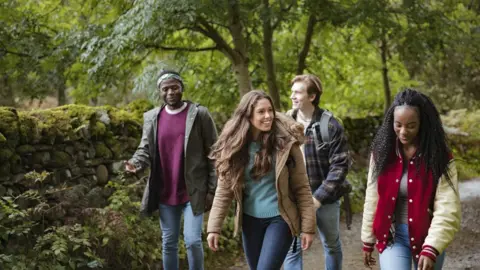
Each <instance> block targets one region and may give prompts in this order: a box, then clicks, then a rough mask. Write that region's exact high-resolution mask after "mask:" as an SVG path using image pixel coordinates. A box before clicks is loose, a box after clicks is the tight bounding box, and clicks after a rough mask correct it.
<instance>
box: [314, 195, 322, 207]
mask: <svg viewBox="0 0 480 270" xmlns="http://www.w3.org/2000/svg"><path fill="white" fill-rule="evenodd" d="M312 198H313V206H314V207H315V210H317V209H318V208H320V206H322V204H321V203H320V201H319V200H317V199H316V198H315V197H312Z"/></svg>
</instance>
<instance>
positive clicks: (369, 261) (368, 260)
mask: <svg viewBox="0 0 480 270" xmlns="http://www.w3.org/2000/svg"><path fill="white" fill-rule="evenodd" d="M376 263H377V261H376V260H375V258H373V257H372V252H368V251H363V264H364V265H365V267H368V268H370V269H372V266H374V265H375V264H376ZM419 269H420V268H419Z"/></svg>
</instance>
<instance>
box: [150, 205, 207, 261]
mask: <svg viewBox="0 0 480 270" xmlns="http://www.w3.org/2000/svg"><path fill="white" fill-rule="evenodd" d="M159 207H160V209H159V212H160V227H161V229H162V255H163V269H165V270H178V268H179V262H178V240H179V238H180V220H181V217H182V213H183V215H184V217H183V236H184V240H185V245H186V247H187V258H188V265H189V269H190V270H203V244H202V223H203V214H202V215H198V216H195V215H194V214H193V211H192V206H191V204H190V202H187V203H185V204H181V205H176V206H171V205H165V204H160V205H159Z"/></svg>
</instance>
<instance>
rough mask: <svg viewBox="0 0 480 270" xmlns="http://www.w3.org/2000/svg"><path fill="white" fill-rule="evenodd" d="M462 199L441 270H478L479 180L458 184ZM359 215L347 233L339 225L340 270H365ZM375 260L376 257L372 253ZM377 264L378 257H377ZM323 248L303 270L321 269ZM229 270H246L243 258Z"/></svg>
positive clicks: (308, 256)
mask: <svg viewBox="0 0 480 270" xmlns="http://www.w3.org/2000/svg"><path fill="white" fill-rule="evenodd" d="M460 197H461V199H462V227H461V229H460V231H459V232H458V234H457V235H456V237H455V240H454V241H453V243H452V244H451V245H450V246H449V247H448V249H447V251H446V252H447V257H446V259H445V264H444V267H443V269H445V270H474V269H479V270H480V178H477V179H473V180H470V181H467V182H462V183H461V184H460ZM361 223H362V215H361V213H359V214H355V215H354V216H353V223H352V229H351V230H347V228H346V225H345V222H344V221H342V222H341V224H340V225H341V238H342V246H343V269H344V270H357V269H358V270H360V269H362V270H363V269H366V268H365V267H364V266H363V262H362V252H361V246H362V244H361V242H360V229H361V228H360V227H361ZM375 254H376V256H378V253H377V252H375ZM377 262H378V257H377ZM323 265H324V257H323V247H322V246H321V242H320V240H318V239H316V240H315V241H314V243H313V245H312V247H311V248H310V250H308V251H307V252H305V253H304V270H320V269H323V268H324V266H323ZM230 270H248V266H247V265H246V263H245V259H244V258H240V259H239V260H238V262H237V263H236V264H235V265H234V266H232V267H230ZM374 270H378V268H374Z"/></svg>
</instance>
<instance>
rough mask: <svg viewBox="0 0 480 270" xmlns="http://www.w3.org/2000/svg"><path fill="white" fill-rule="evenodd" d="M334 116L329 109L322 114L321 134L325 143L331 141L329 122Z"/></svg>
mask: <svg viewBox="0 0 480 270" xmlns="http://www.w3.org/2000/svg"><path fill="white" fill-rule="evenodd" d="M332 117H333V114H332V113H331V112H330V111H327V110H324V111H323V113H322V116H321V117H320V136H322V141H323V142H324V143H328V142H330V134H329V133H328V123H329V122H330V118H332ZM315 139H317V138H315Z"/></svg>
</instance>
